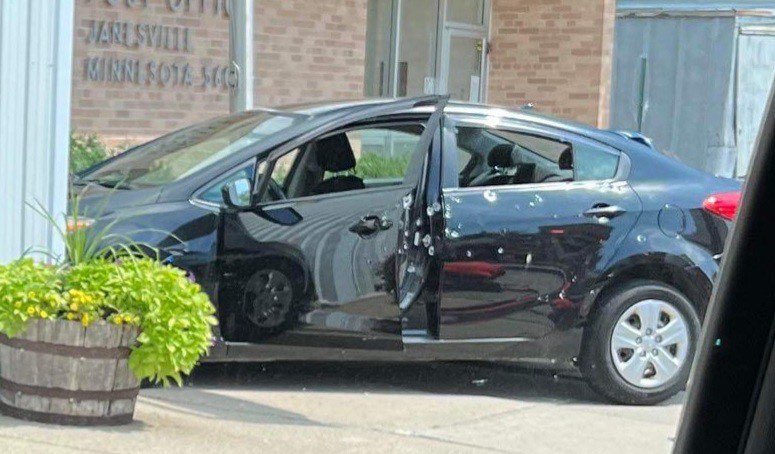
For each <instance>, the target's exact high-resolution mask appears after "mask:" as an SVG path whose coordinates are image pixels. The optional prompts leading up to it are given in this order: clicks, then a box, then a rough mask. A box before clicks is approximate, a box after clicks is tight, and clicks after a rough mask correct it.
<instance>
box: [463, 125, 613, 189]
mask: <svg viewBox="0 0 775 454" xmlns="http://www.w3.org/2000/svg"><path fill="white" fill-rule="evenodd" d="M456 133H457V134H456V136H457V147H458V153H457V155H458V171H459V174H458V182H459V185H460V187H482V186H502V185H520V184H543V183H558V182H571V181H590V180H608V179H612V178H614V176H615V175H616V172H617V169H618V167H619V155H618V154H616V153H614V152H611V151H607V150H605V149H603V148H601V147H596V146H594V145H590V144H588V143H586V142H585V141H583V140H576V139H575V138H574V137H571V138H569V139H565V138H562V137H561V136H560V138H558V137H554V136H549V135H543V134H541V133H536V132H533V131H530V132H528V131H518V130H512V129H508V130H507V129H495V128H484V127H469V126H460V127H458V128H456Z"/></svg>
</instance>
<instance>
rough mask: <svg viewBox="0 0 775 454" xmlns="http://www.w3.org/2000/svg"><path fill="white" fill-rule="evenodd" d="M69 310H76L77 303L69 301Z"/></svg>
mask: <svg viewBox="0 0 775 454" xmlns="http://www.w3.org/2000/svg"><path fill="white" fill-rule="evenodd" d="M70 310H71V311H77V310H78V303H71V304H70Z"/></svg>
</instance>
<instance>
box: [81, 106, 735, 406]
mask: <svg viewBox="0 0 775 454" xmlns="http://www.w3.org/2000/svg"><path fill="white" fill-rule="evenodd" d="M74 185H75V187H76V190H77V191H78V192H80V193H82V194H83V198H82V201H81V204H80V207H81V208H80V210H81V216H86V217H91V218H92V219H91V220H90V221H87V222H93V223H97V224H98V225H99V224H100V223H108V222H116V224H115V226H114V229H115V230H117V231H118V233H124V234H127V235H130V236H132V237H133V238H135V239H136V240H137V241H141V242H143V243H146V244H150V245H152V246H154V247H155V248H157V249H158V250H160V251H161V254H163V257H164V258H165V260H167V261H168V262H169V263H172V264H174V265H176V266H179V267H181V268H184V269H186V270H188V271H190V272H191V273H192V275H193V276H194V277H195V278H196V279H197V280H198V281H199V282H200V283H201V284H202V286H203V287H204V289H205V290H206V291H207V292H208V293H209V295H210V297H211V299H212V301H213V304H214V305H215V306H216V307H217V309H218V314H219V320H220V328H219V332H218V333H217V342H216V344H215V346H214V348H213V350H212V353H211V355H210V357H209V358H208V360H209V361H254V360H255V361H265V360H420V361H428V360H491V361H511V362H518V363H523V364H528V365H532V366H533V367H541V368H549V369H553V370H560V371H580V372H581V374H583V376H584V377H585V378H586V379H587V380H588V381H589V383H590V385H591V386H592V387H593V388H594V389H596V390H597V391H598V392H600V393H602V394H603V395H605V396H607V397H608V398H610V399H613V400H615V401H618V402H624V403H635V404H647V403H655V402H658V401H661V400H663V399H665V398H668V397H670V396H672V395H673V394H675V393H676V392H678V391H679V390H681V389H682V388H683V387H684V386H685V384H686V381H687V378H688V375H689V369H690V364H691V359H692V357H693V355H694V352H695V349H696V345H697V341H698V335H699V332H700V324H701V320H702V318H703V315H704V313H705V311H706V308H707V304H708V300H709V298H710V294H711V288H712V285H713V281H714V277H715V275H716V273H717V272H718V269H719V260H720V258H721V255H722V252H723V246H724V241H725V238H726V236H727V233H728V231H729V229H730V227H731V222H732V219H733V217H734V214H735V211H736V208H737V203H738V200H739V197H740V189H741V188H740V183H739V182H738V181H735V180H729V179H724V178H718V177H714V176H712V175H709V174H706V173H703V172H700V171H697V170H694V169H692V168H689V167H687V166H686V165H684V164H681V163H680V162H678V161H677V160H674V159H673V158H670V157H667V156H665V155H663V154H661V153H659V152H658V151H656V150H655V149H654V148H653V147H651V146H650V143H649V141H648V140H647V139H646V138H644V137H641V136H639V135H637V134H632V133H622V132H612V131H603V130H598V129H593V128H590V127H588V126H583V125H578V124H572V123H569V122H565V121H558V120H555V119H551V118H547V117H544V116H540V115H537V114H535V113H533V112H519V111H510V110H505V109H501V108H495V107H486V106H479V105H468V104H455V103H449V104H448V103H447V100H446V98H444V97H434V96H432V97H423V98H414V99H404V100H397V101H396V100H370V101H361V102H348V103H338V104H317V105H303V106H293V107H288V108H286V109H282V110H271V109H257V110H254V111H250V112H243V113H239V114H235V115H230V116H225V117H221V118H217V119H214V120H212V121H208V122H205V123H202V124H198V125H195V126H192V127H189V128H186V129H183V130H180V131H177V132H174V133H171V134H169V135H166V136H164V137H161V138H159V139H157V140H154V141H152V142H149V143H147V144H144V145H141V146H138V147H136V148H134V149H132V150H130V151H128V152H126V153H124V154H122V155H120V156H118V157H115V158H113V159H110V160H108V161H105V162H103V163H101V164H99V165H97V166H95V167H93V168H91V169H89V170H87V171H85V172H83V173H81V174H79V175H77V176H76V177H75V178H74Z"/></svg>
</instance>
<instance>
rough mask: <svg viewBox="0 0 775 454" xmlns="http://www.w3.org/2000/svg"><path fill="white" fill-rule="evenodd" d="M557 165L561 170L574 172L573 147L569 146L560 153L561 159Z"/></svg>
mask: <svg viewBox="0 0 775 454" xmlns="http://www.w3.org/2000/svg"><path fill="white" fill-rule="evenodd" d="M557 165H558V166H560V170H573V147H572V146H571V145H568V147H567V148H566V149H564V150H563V151H562V153H560V159H559V160H558V161H557Z"/></svg>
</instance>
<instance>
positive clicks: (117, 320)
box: [113, 315, 121, 325]
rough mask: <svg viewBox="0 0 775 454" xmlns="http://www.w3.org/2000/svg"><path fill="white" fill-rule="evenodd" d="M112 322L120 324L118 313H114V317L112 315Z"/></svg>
mask: <svg viewBox="0 0 775 454" xmlns="http://www.w3.org/2000/svg"><path fill="white" fill-rule="evenodd" d="M113 323H114V324H116V325H120V324H121V316H120V315H116V316H115V317H113Z"/></svg>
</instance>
